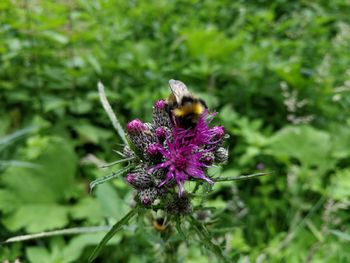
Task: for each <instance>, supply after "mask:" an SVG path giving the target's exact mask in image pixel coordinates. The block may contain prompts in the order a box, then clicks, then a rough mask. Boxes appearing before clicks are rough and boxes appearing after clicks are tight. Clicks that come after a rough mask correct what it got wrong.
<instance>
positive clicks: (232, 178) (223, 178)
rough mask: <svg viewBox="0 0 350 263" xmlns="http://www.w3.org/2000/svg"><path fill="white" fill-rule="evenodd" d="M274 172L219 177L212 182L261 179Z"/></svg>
mask: <svg viewBox="0 0 350 263" xmlns="http://www.w3.org/2000/svg"><path fill="white" fill-rule="evenodd" d="M271 173H272V172H268V173H256V174H248V175H240V176H235V177H217V178H213V179H212V180H213V181H214V182H225V181H243V180H249V179H252V178H255V177H260V176H264V175H268V174H271Z"/></svg>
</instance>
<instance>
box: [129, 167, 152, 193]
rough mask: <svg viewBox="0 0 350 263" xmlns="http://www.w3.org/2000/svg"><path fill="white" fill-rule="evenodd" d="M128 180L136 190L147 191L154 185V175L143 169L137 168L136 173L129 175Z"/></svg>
mask: <svg viewBox="0 0 350 263" xmlns="http://www.w3.org/2000/svg"><path fill="white" fill-rule="evenodd" d="M126 180H127V181H128V183H129V184H131V185H132V186H133V187H135V188H136V189H146V188H149V187H151V186H152V185H154V182H153V178H152V175H151V174H149V173H148V172H147V171H146V170H145V169H144V168H143V167H137V168H136V170H135V171H133V172H131V173H129V174H128V175H127V177H126Z"/></svg>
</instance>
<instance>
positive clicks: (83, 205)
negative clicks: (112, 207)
mask: <svg viewBox="0 0 350 263" xmlns="http://www.w3.org/2000/svg"><path fill="white" fill-rule="evenodd" d="M111 198H112V197H111ZM91 211H93V213H92V212H91ZM70 213H71V216H72V217H73V218H74V219H78V220H84V219H86V220H87V221H88V222H90V223H92V224H97V223H100V222H102V220H103V218H104V214H103V211H102V208H101V205H100V204H99V203H98V201H97V200H96V199H93V198H91V197H85V198H84V197H83V198H81V199H80V201H79V203H77V204H76V205H74V206H73V207H71V208H70Z"/></svg>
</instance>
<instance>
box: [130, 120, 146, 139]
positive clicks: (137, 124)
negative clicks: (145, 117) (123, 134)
mask: <svg viewBox="0 0 350 263" xmlns="http://www.w3.org/2000/svg"><path fill="white" fill-rule="evenodd" d="M126 129H127V131H128V133H129V134H130V135H134V134H139V133H142V132H143V131H144V130H146V129H147V126H146V125H145V124H144V123H143V122H142V121H140V120H139V119H135V120H132V121H130V122H129V123H128V124H127V126H126Z"/></svg>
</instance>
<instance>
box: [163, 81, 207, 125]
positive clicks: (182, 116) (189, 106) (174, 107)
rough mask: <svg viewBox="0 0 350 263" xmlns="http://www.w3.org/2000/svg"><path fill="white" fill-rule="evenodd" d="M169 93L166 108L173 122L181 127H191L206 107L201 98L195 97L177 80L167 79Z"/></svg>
mask: <svg viewBox="0 0 350 263" xmlns="http://www.w3.org/2000/svg"><path fill="white" fill-rule="evenodd" d="M169 86H170V90H171V94H170V96H169V97H168V99H167V101H166V102H167V110H168V113H169V115H170V117H171V119H172V120H173V122H174V123H175V124H176V125H177V126H180V127H182V128H185V129H187V128H193V127H194V126H195V125H196V123H197V121H198V119H199V117H200V116H201V115H202V113H203V112H204V111H205V109H207V105H206V104H205V102H204V101H203V100H202V99H198V98H195V97H194V96H193V95H192V93H191V92H190V91H189V90H188V88H187V87H186V85H185V84H184V83H182V82H181V81H179V80H173V79H171V80H169Z"/></svg>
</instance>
